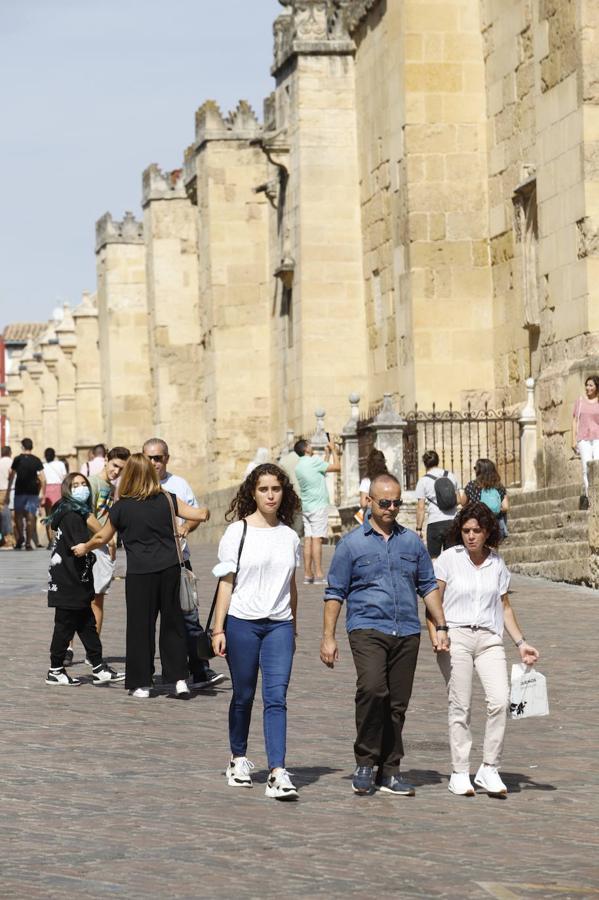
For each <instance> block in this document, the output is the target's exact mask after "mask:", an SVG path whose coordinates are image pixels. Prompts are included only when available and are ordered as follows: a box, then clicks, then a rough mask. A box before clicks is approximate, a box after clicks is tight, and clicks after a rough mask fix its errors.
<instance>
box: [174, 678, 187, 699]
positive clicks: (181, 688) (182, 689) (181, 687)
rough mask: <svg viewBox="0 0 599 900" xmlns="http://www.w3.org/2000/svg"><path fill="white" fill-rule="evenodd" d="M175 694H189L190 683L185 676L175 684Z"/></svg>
mask: <svg viewBox="0 0 599 900" xmlns="http://www.w3.org/2000/svg"><path fill="white" fill-rule="evenodd" d="M175 694H176V695H177V697H188V696H189V685H188V684H187V682H186V681H185V679H184V678H181V679H180V680H179V681H178V682H177V683H176V685H175Z"/></svg>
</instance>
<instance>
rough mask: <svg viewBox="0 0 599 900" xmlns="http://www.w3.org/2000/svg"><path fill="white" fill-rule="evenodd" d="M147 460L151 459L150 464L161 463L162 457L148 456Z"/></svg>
mask: <svg viewBox="0 0 599 900" xmlns="http://www.w3.org/2000/svg"><path fill="white" fill-rule="evenodd" d="M148 459H151V460H152V462H162V460H163V459H164V456H163V455H162V454H160V455H159V456H148Z"/></svg>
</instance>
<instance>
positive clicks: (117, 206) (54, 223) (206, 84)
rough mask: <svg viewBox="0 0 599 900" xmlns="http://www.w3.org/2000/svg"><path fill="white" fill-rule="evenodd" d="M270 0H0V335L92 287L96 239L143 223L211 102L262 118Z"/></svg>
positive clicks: (274, 8)
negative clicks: (112, 225) (110, 221)
mask: <svg viewBox="0 0 599 900" xmlns="http://www.w3.org/2000/svg"><path fill="white" fill-rule="evenodd" d="M280 12H282V9H281V7H280V6H279V4H278V2H277V0H169V2H168V3H166V2H159V0H1V2H0V111H1V115H2V138H1V139H0V170H1V171H2V173H3V179H2V181H3V184H2V195H1V199H0V331H1V330H2V328H3V327H4V325H6V324H8V323H9V322H14V321H44V320H45V319H47V318H49V316H50V314H51V312H52V309H53V307H54V306H55V305H56V304H57V303H58V302H64V301H68V302H70V303H71V304H72V305H76V304H77V303H78V302H79V301H80V296H81V291H82V290H84V289H89V290H93V289H94V286H95V258H94V227H95V221H96V219H98V218H99V217H100V216H101V215H102V214H103V213H104V212H106V211H110V212H111V213H112V214H113V215H114V216H115V217H116V218H121V216H122V214H123V212H124V211H125V210H128V209H131V210H133V211H134V212H135V213H136V214H138V215H139V214H140V194H141V173H142V171H143V169H144V168H145V167H146V166H147V165H149V164H150V163H152V162H156V163H158V164H159V165H160V166H161V167H162V168H166V169H173V168H176V167H178V166H179V165H180V163H181V158H182V153H183V150H184V149H185V147H186V146H187V145H188V144H190V143H191V141H192V140H193V133H194V113H195V110H196V108H197V107H198V106H199V105H200V104H201V103H202V102H203V101H204V100H206V99H214V100H216V101H217V102H218V103H219V104H220V106H221V108H222V109H223V111H225V112H226V111H228V110H229V109H231V108H233V107H234V106H236V104H237V101H238V100H239V99H242V98H243V99H247V100H249V101H250V103H251V104H252V106H253V107H254V109H256V111H257V112H258V113H259V116H260V118H261V117H262V100H263V98H264V97H265V96H266V95H267V94H268V93H269V92H270V91H271V90H272V79H271V76H270V65H271V60H272V22H273V20H274V18H275V17H276V16H277V15H278V14H279V13H280Z"/></svg>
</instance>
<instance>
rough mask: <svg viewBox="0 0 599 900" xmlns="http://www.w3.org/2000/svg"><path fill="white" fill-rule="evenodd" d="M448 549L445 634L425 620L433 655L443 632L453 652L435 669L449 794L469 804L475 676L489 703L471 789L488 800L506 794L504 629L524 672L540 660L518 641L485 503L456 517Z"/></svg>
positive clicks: (442, 571)
mask: <svg viewBox="0 0 599 900" xmlns="http://www.w3.org/2000/svg"><path fill="white" fill-rule="evenodd" d="M451 540H452V543H454V544H455V546H452V547H451V548H450V549H448V550H445V551H444V552H443V553H441V555H440V556H439V557H438V558H437V559H436V560H435V561H434V567H435V575H436V577H437V582H438V584H439V591H440V593H441V599H442V601H443V611H444V613H445V619H446V621H447V628H445V627H443V628H439V626H437V628H435V626H434V625H433V623H432V622H430V621H428V620H427V624H428V630H429V635H430V638H431V641H432V644H433V649H435V650H436V646H437V632H438V631H440V630H448V632H449V639H450V649H449V654H448V653H438V654H437V662H438V663H439V668H440V669H441V672H442V674H443V677H444V679H445V683H446V685H447V694H448V700H449V716H448V718H449V745H450V749H451V761H452V767H453V772H452V775H451V778H450V780H449V790H450V791H451V792H452V793H454V794H461V795H464V796H472V795H473V794H474V788H473V787H472V783H471V781H470V749H471V747H472V734H471V731H470V714H471V707H472V676H473V673H474V670H475V669H476V673H477V675H478V677H479V679H480V681H481V684H482V686H483V690H484V693H485V699H486V703H487V723H486V727H485V739H484V746H483V762H482V765H481V766H480V768H479V770H478V772H477V773H476V775H475V777H474V783H475V784H477V785H478V786H479V787H482V788H483V789H484V790H486V791H487V793H488V794H492V795H494V794H506V793H507V788H506V786H505V784H504V783H503V781H502V780H501V778H500V777H499V772H498V769H497V767H498V766H499V763H500V761H501V753H502V750H503V740H504V737H505V727H506V721H507V710H508V705H509V686H508V677H507V665H506V658H505V649H504V646H503V629H504V625H505V628H506V630H507V632H508V634H509V636H510V637H511V638H512V640H513V641H514V643H515V645H516V647H517V648H518V651H519V653H520V659H521V660H522V662H523V663H525V664H526V665H528V666H532V665H534V663H535V662H536V661H537V660H538V658H539V654H538V651H537V650H535V648H534V647H533V646H531V644H529V643H528V642H527V640H526V638H525V637H524V636H523V634H522V631H521V630H520V626H519V625H518V622H517V620H516V614H515V613H514V610H513V609H512V607H511V604H510V601H509V597H508V588H509V584H510V575H509V572H508V570H507V568H506V565H505V563H504V561H503V560H502V558H501V557H500V556H499V555H498V554H497V553H496V551H495V549H494V548H496V547H497V545H498V543H499V540H500V532H499V525H498V522H497V518H496V516H495V515H494V514H493V512H492V511H491V510H490V509H489V507H488V506H486V505H485V504H484V503H478V502H476V501H475V502H471V503H468V504H467V505H466V506H464V508H463V509H461V510H460V512H459V513H458V514H457V516H456V518H455V524H454V526H453V532H452V534H451Z"/></svg>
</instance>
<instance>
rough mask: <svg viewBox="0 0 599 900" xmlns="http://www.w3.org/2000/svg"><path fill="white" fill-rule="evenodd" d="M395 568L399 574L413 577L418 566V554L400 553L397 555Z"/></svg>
mask: <svg viewBox="0 0 599 900" xmlns="http://www.w3.org/2000/svg"><path fill="white" fill-rule="evenodd" d="M397 568H398V570H399V573H400V574H401V575H406V576H408V577H409V578H414V577H415V576H416V570H417V568H418V556H417V555H416V554H415V553H400V554H399V557H397Z"/></svg>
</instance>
